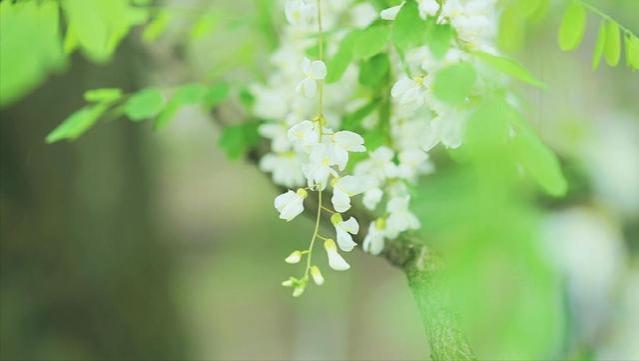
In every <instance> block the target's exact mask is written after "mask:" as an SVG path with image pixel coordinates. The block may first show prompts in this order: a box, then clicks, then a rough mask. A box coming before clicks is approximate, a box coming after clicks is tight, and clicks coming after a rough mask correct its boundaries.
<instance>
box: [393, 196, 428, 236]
mask: <svg viewBox="0 0 639 361" xmlns="http://www.w3.org/2000/svg"><path fill="white" fill-rule="evenodd" d="M409 201H410V197H408V196H403V197H395V198H393V199H391V200H390V201H389V202H388V204H387V205H386V211H387V212H388V213H389V214H390V215H389V216H388V218H387V219H386V236H387V237H389V238H395V237H397V236H398V235H399V234H400V233H401V232H404V231H407V230H409V229H419V227H420V226H421V224H420V223H419V219H417V217H416V216H415V215H414V214H413V213H411V212H410V211H409V210H408V202H409Z"/></svg>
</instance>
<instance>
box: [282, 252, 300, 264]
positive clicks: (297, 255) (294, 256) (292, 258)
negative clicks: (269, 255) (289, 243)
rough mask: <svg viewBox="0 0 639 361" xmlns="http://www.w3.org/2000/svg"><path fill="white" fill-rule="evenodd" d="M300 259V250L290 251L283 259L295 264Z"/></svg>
mask: <svg viewBox="0 0 639 361" xmlns="http://www.w3.org/2000/svg"><path fill="white" fill-rule="evenodd" d="M301 260H302V252H300V251H295V252H293V253H291V254H290V255H289V256H288V257H286V259H285V260H284V261H285V262H286V263H290V264H296V263H299V262H300V261H301Z"/></svg>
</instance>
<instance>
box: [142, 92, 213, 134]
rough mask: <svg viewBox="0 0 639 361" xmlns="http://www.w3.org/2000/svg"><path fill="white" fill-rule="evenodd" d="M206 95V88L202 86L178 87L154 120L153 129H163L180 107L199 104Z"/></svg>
mask: <svg viewBox="0 0 639 361" xmlns="http://www.w3.org/2000/svg"><path fill="white" fill-rule="evenodd" d="M206 93H207V88H206V87H205V86H204V85H202V84H187V85H183V86H181V87H179V88H178V89H177V90H176V91H175V94H174V95H173V97H172V98H171V100H169V102H168V103H167V105H166V108H164V111H162V113H160V115H159V116H158V117H157V119H156V120H155V124H154V127H155V129H156V130H160V129H163V128H165V127H166V126H167V125H168V124H169V122H170V121H171V120H172V119H173V117H174V116H175V115H176V114H177V112H178V111H179V110H180V109H181V108H182V107H184V106H186V105H194V104H198V103H200V102H201V101H202V99H204V96H205V95H206Z"/></svg>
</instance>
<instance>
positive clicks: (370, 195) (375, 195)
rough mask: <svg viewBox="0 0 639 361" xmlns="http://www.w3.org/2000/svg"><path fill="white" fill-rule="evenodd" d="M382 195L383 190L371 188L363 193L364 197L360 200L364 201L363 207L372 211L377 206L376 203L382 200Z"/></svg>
mask: <svg viewBox="0 0 639 361" xmlns="http://www.w3.org/2000/svg"><path fill="white" fill-rule="evenodd" d="M383 196H384V192H383V191H382V190H381V189H379V188H371V189H369V190H367V191H366V192H365V193H364V199H363V200H362V202H363V203H364V207H366V208H367V209H369V210H371V211H373V210H375V208H377V205H378V204H379V202H380V201H381V200H382V197H383Z"/></svg>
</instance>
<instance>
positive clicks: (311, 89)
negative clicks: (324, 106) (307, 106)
mask: <svg viewBox="0 0 639 361" xmlns="http://www.w3.org/2000/svg"><path fill="white" fill-rule="evenodd" d="M302 70H303V71H304V75H305V76H306V78H304V80H302V81H301V82H300V83H299V85H298V86H297V89H296V91H297V92H298V93H301V94H302V95H303V96H305V97H307V98H314V97H315V95H316V94H317V81H318V80H324V78H326V64H324V62H323V61H321V60H315V61H311V60H310V59H309V58H304V61H303V62H302Z"/></svg>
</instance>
